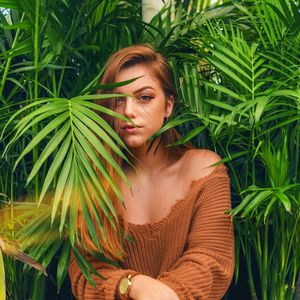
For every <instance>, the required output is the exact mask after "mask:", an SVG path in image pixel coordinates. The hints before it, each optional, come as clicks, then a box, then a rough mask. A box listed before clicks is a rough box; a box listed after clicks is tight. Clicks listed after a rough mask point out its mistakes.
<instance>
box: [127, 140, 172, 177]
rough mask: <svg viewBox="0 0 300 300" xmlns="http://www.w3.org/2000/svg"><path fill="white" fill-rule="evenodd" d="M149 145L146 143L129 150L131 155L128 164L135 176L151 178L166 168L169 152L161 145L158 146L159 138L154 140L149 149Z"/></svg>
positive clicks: (168, 161)
mask: <svg viewBox="0 0 300 300" xmlns="http://www.w3.org/2000/svg"><path fill="white" fill-rule="evenodd" d="M149 145H150V143H147V144H146V145H143V146H141V147H138V148H129V150H130V152H131V153H132V154H133V158H132V159H131V160H130V162H131V163H132V165H133V169H134V170H135V172H136V173H137V174H139V175H142V176H147V177H152V176H155V175H156V174H158V173H159V172H160V171H161V170H163V169H164V168H165V167H166V166H168V165H169V163H170V159H169V157H168V152H169V150H168V149H167V148H166V147H165V146H164V145H162V143H160V144H159V138H157V139H155V141H154V142H153V144H152V146H151V148H150V149H148V148H149ZM147 149H148V151H147Z"/></svg>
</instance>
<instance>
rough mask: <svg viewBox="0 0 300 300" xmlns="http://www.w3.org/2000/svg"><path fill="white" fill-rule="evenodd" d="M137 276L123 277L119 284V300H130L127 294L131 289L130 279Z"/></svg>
mask: <svg viewBox="0 0 300 300" xmlns="http://www.w3.org/2000/svg"><path fill="white" fill-rule="evenodd" d="M134 275H137V274H129V275H127V276H125V277H123V278H122V279H121V281H120V283H119V294H120V297H121V299H130V297H129V293H130V290H131V287H132V282H131V278H132V277H133V276H134Z"/></svg>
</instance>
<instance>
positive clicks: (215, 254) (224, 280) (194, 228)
mask: <svg viewBox="0 0 300 300" xmlns="http://www.w3.org/2000/svg"><path fill="white" fill-rule="evenodd" d="M229 208H230V188H229V179H228V176H227V172H226V168H225V167H219V168H217V169H215V170H214V171H213V172H212V173H211V174H209V175H208V176H206V177H203V178H201V179H199V180H194V181H192V182H191V186H190V189H189V191H188V193H187V195H186V196H185V197H184V198H183V199H180V200H178V201H177V202H176V203H175V204H174V205H173V206H172V208H171V211H170V213H169V214H168V215H167V216H166V217H165V218H163V219H162V220H160V221H158V222H156V223H154V224H144V225H135V224H129V231H130V233H131V235H132V236H133V238H134V240H135V242H130V241H128V242H127V243H126V247H127V252H128V257H127V259H126V260H125V261H124V262H122V263H121V265H122V268H116V267H113V266H111V265H107V264H105V263H102V262H99V261H97V260H96V259H95V258H89V261H90V262H91V263H92V265H93V266H94V267H95V269H97V270H98V271H99V273H100V274H102V275H103V276H105V277H106V278H107V280H103V279H101V278H99V277H96V276H94V277H93V278H94V280H95V283H96V288H93V287H92V286H91V285H90V284H89V283H88V282H87V280H86V279H85V277H84V276H83V275H82V273H81V271H80V269H79V267H78V265H77V264H76V262H75V260H72V262H71V264H70V268H69V276H70V279H71V282H72V290H73V294H74V295H75V297H76V298H77V299H78V300H82V299H85V300H92V299H95V300H96V299H105V300H114V299H117V298H118V297H117V286H118V283H119V281H120V280H121V278H122V277H123V276H125V275H126V274H128V273H136V272H139V273H142V274H145V275H148V276H151V277H153V278H156V279H159V280H160V281H162V282H163V283H165V284H167V285H168V286H169V287H171V288H172V289H173V290H174V291H175V292H176V293H177V295H178V297H179V298H180V299H199V300H200V299H201V300H204V299H209V300H212V299H221V298H222V296H223V295H224V293H225V291H226V290H227V288H228V286H229V284H230V281H231V278H232V274H233V270H234V242H233V228H232V223H231V220H230V217H228V216H227V215H225V214H224V211H226V210H228V209H229Z"/></svg>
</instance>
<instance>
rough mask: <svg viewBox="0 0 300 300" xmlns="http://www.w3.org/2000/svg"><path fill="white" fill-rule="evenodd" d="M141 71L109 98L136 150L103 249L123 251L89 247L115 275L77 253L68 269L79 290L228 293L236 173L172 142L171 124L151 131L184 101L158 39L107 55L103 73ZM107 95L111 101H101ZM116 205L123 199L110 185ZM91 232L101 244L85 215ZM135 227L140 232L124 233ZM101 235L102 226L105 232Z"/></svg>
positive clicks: (115, 76) (99, 294) (90, 294)
mask: <svg viewBox="0 0 300 300" xmlns="http://www.w3.org/2000/svg"><path fill="white" fill-rule="evenodd" d="M136 77H138V79H136V80H135V81H133V82H131V83H129V84H127V85H123V86H121V87H118V88H116V89H115V90H114V92H116V93H122V94H127V95H128V96H127V97H120V98H117V99H113V100H110V101H109V102H108V103H106V104H105V105H106V106H109V107H110V108H111V109H113V110H114V111H116V112H117V113H119V114H121V115H123V116H125V117H126V118H128V121H121V120H120V119H110V123H111V125H112V126H113V127H114V128H115V130H116V131H117V132H118V133H119V135H120V137H121V138H122V140H123V141H124V143H125V144H126V146H127V147H128V148H129V150H130V151H131V153H132V154H133V156H132V157H130V162H131V164H130V165H129V164H126V163H125V162H122V161H120V162H119V163H120V165H121V166H122V168H123V170H124V171H125V174H126V176H127V178H128V179H129V181H130V184H131V187H130V188H129V187H128V186H127V185H126V184H124V183H123V182H122V181H121V180H120V178H118V177H117V175H116V174H113V171H111V173H112V176H113V178H114V179H115V180H116V181H117V182H118V183H119V186H120V189H121V193H122V196H123V198H124V200H125V207H126V210H124V211H122V209H121V207H119V208H117V211H118V227H117V230H113V229H112V228H111V225H110V223H109V222H106V223H105V228H106V230H107V232H108V234H109V237H108V240H107V241H105V240H104V239H103V238H102V242H103V243H102V245H101V246H102V247H103V252H104V254H105V255H106V256H107V257H109V258H112V259H114V260H115V261H118V263H119V266H118V267H116V266H113V265H111V264H107V263H104V262H101V261H99V260H97V259H96V258H94V257H92V256H87V257H88V259H89V261H90V263H91V264H92V266H93V267H94V268H95V269H96V270H97V271H98V272H99V273H100V274H101V275H103V276H104V277H105V278H106V280H104V279H101V278H99V277H97V276H94V277H93V278H94V280H95V284H96V287H95V288H94V287H92V286H91V285H90V284H89V283H88V282H87V280H86V279H85V277H84V275H83V274H82V273H81V271H80V268H79V267H78V265H77V263H76V261H75V259H72V260H71V264H70V268H69V275H70V279H71V282H72V290H73V294H74V295H75V297H76V298H77V299H106V300H113V299H135V300H147V299H149V300H150V299H154V300H168V299H170V300H176V299H177V300H178V299H210V300H211V299H221V298H222V296H223V295H224V293H225V292H226V290H227V288H228V286H229V284H230V281H231V278H232V274H233V269H234V242H233V228H232V223H231V220H230V217H229V216H227V215H226V214H224V212H225V211H226V210H228V209H229V208H230V188H229V179H228V175H227V172H226V168H225V166H224V165H218V166H214V167H213V166H212V165H214V164H215V163H217V162H218V161H219V160H220V157H219V156H218V155H217V154H216V153H214V152H212V151H209V150H205V149H193V148H192V147H188V146H181V147H167V145H169V144H171V143H174V142H175V141H176V140H178V138H179V135H178V134H177V132H176V131H175V130H174V129H172V130H169V131H168V132H166V133H164V134H163V135H161V136H158V137H157V138H156V139H155V140H154V142H153V144H151V147H150V142H149V138H150V137H151V136H152V135H153V134H154V133H156V132H157V131H158V130H159V129H160V128H161V127H162V126H163V124H164V122H165V120H166V119H167V118H169V117H170V116H171V114H172V111H173V109H174V104H175V101H176V90H175V87H174V84H173V80H172V72H171V70H170V67H169V65H168V63H167V61H166V59H165V58H164V57H163V56H162V55H161V54H159V53H157V52H156V51H155V50H154V49H153V48H152V47H150V46H149V45H134V46H131V47H128V48H124V49H122V50H119V51H118V52H116V53H115V54H114V55H113V56H112V57H111V58H110V59H109V61H108V64H107V68H106V70H105V72H104V74H103V76H102V79H101V83H102V84H105V83H112V82H121V81H126V80H130V79H132V78H136ZM99 104H100V105H103V103H101V102H99ZM110 193H111V197H112V199H114V201H115V206H116V207H118V206H120V205H119V204H118V203H120V201H118V199H116V198H117V197H116V195H115V194H114V193H113V192H112V191H110ZM80 226H81V227H82V231H81V236H82V240H83V242H84V243H85V245H87V247H86V248H88V247H89V246H90V249H91V250H95V251H96V249H97V248H96V246H95V245H94V244H93V242H92V241H91V239H90V238H89V237H87V234H86V232H85V231H84V227H86V225H84V224H81V225H80ZM127 233H129V235H130V236H131V237H132V239H125V238H124V236H125V235H127ZM99 238H100V240H101V235H100V234H99Z"/></svg>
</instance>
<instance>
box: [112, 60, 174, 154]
mask: <svg viewBox="0 0 300 300" xmlns="http://www.w3.org/2000/svg"><path fill="white" fill-rule="evenodd" d="M139 76H142V77H140V78H138V79H136V80H135V81H134V82H132V83H130V84H127V85H124V86H122V87H118V88H117V89H116V93H120V94H129V95H130V96H127V97H123V98H122V97H121V98H118V99H116V106H115V109H114V110H115V111H116V112H117V113H119V114H121V115H123V116H125V117H127V118H128V119H130V120H131V121H132V122H133V123H134V124H135V125H133V124H131V123H129V122H124V121H121V120H119V119H117V120H116V129H117V130H118V132H120V137H121V138H122V140H123V141H124V142H125V144H126V145H127V147H129V148H136V147H141V146H144V145H145V144H146V142H147V141H148V139H149V138H150V137H151V136H152V135H153V134H154V133H155V132H156V131H158V130H159V129H160V128H161V127H162V125H163V122H164V118H166V117H169V115H170V114H171V113H172V110H173V105H174V98H173V97H172V96H170V97H166V96H165V94H164V91H163V90H162V87H161V85H160V83H159V81H157V80H156V79H155V78H154V77H153V76H152V75H151V73H150V71H149V69H148V68H147V67H146V66H145V65H143V64H138V65H135V66H132V67H129V68H126V69H124V70H122V71H121V72H120V73H119V74H118V75H117V76H116V82H120V81H126V80H129V79H132V78H135V77H139Z"/></svg>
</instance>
